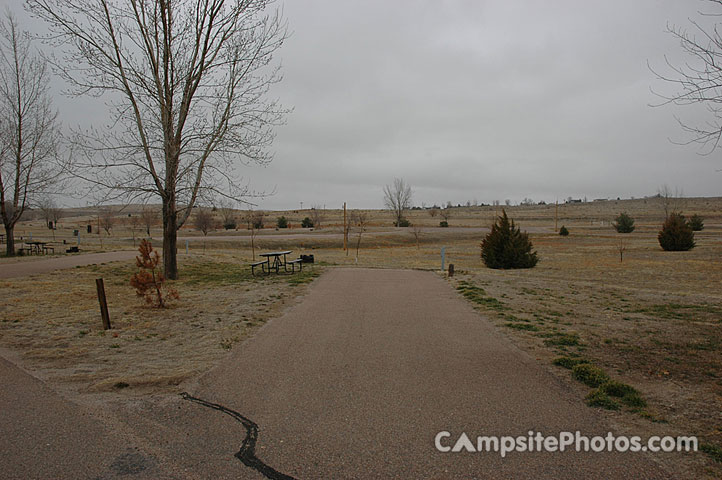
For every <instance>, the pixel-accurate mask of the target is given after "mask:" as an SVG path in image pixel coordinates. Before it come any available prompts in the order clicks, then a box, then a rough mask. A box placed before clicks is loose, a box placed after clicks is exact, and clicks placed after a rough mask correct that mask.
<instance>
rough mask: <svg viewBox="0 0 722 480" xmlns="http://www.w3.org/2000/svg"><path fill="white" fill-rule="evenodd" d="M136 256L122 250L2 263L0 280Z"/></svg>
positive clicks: (135, 252) (136, 253)
mask: <svg viewBox="0 0 722 480" xmlns="http://www.w3.org/2000/svg"><path fill="white" fill-rule="evenodd" d="M136 255H138V252H137V251H135V250H123V251H117V252H106V253H87V254H80V255H68V256H63V257H53V258H44V259H42V260H35V261H32V262H30V261H28V262H16V263H3V264H0V278H14V277H25V276H28V275H37V274H40V273H48V272H52V271H54V270H61V269H66V268H75V267H78V266H82V265H92V264H96V263H105V262H117V261H121V260H130V259H132V258H134V257H135V256H136Z"/></svg>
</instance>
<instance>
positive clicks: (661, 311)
mask: <svg viewBox="0 0 722 480" xmlns="http://www.w3.org/2000/svg"><path fill="white" fill-rule="evenodd" d="M629 313H645V314H647V315H651V316H653V317H657V318H665V319H670V320H695V318H694V315H699V314H701V313H702V314H703V313H709V314H715V315H719V314H722V307H720V306H719V305H711V304H701V305H697V304H682V303H666V304H662V305H650V306H648V307H644V308H639V309H636V310H631V311H630V312H629Z"/></svg>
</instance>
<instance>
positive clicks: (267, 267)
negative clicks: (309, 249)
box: [251, 250, 303, 275]
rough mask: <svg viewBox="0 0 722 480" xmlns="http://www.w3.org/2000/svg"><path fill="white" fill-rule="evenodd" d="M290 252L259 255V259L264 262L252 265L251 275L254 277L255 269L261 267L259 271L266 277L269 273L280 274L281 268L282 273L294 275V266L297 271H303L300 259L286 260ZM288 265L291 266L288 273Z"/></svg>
mask: <svg viewBox="0 0 722 480" xmlns="http://www.w3.org/2000/svg"><path fill="white" fill-rule="evenodd" d="M291 252H292V250H284V251H281V252H267V253H261V254H259V257H264V258H265V260H261V261H259V262H255V263H252V264H251V274H253V275H255V269H256V267H261V271H262V272H263V273H265V274H266V275H269V274H270V273H271V272H276V274H280V273H281V268H282V267H283V272H285V273H294V272H295V271H296V265H298V270H299V271H301V270H302V269H303V264H302V260H301V259H300V258H298V259H296V260H288V258H287V255H288V254H290V253H291ZM289 265H290V266H291V270H290V271H289V270H288V267H289Z"/></svg>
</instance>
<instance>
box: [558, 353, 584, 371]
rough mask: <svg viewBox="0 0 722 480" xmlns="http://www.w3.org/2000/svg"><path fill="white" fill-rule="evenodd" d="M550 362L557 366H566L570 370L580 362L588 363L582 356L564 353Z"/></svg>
mask: <svg viewBox="0 0 722 480" xmlns="http://www.w3.org/2000/svg"><path fill="white" fill-rule="evenodd" d="M552 363H553V364H554V365H557V366H559V367H563V368H567V369H569V370H571V369H572V368H574V367H575V366H577V365H579V364H582V363H589V360H586V359H584V358H582V357H569V356H567V355H564V356H562V357H557V358H555V359H554V360H553V361H552Z"/></svg>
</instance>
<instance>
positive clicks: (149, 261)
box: [130, 239, 179, 308]
mask: <svg viewBox="0 0 722 480" xmlns="http://www.w3.org/2000/svg"><path fill="white" fill-rule="evenodd" d="M138 251H139V252H140V256H139V257H135V264H136V266H137V267H138V269H139V270H138V272H137V273H135V274H133V276H132V277H130V286H131V287H133V288H135V292H136V293H137V294H138V296H139V297H143V298H145V301H146V303H148V305H153V306H155V307H158V308H163V307H165V306H166V304H167V299H169V298H174V299H178V298H179V297H178V292H177V291H176V290H175V289H174V288H173V287H170V286H167V285H164V283H165V277H164V276H163V273H162V272H161V271H160V270H159V269H158V263H160V255H158V252H156V251H154V250H153V246H152V245H151V244H150V242H149V241H148V240H146V239H143V240H141V242H140V246H139V247H138ZM164 297H165V298H164Z"/></svg>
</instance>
